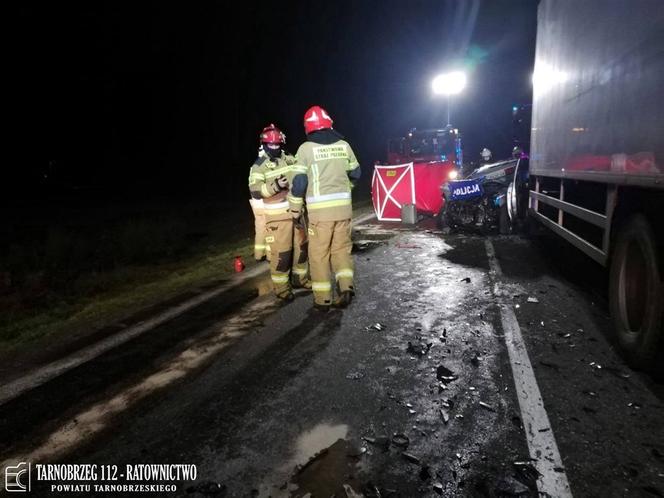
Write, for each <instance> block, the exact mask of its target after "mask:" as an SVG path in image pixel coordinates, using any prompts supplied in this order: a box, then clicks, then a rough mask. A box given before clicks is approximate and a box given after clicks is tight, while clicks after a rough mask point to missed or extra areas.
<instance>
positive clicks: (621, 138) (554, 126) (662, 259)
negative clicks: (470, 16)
mask: <svg viewBox="0 0 664 498" xmlns="http://www.w3.org/2000/svg"><path fill="white" fill-rule="evenodd" d="M529 190H530V191H529V193H528V203H529V204H528V213H529V215H530V216H531V219H534V220H537V221H539V222H541V223H542V224H543V225H544V226H545V227H547V228H549V229H550V230H552V231H553V233H555V234H556V235H558V236H560V237H562V238H564V239H565V240H567V241H568V242H570V243H571V244H573V245H574V246H576V247H577V248H578V249H580V250H581V251H583V252H584V253H585V254H586V255H587V256H589V257H590V258H592V259H593V260H595V261H596V262H597V263H599V264H600V265H603V266H605V267H606V268H607V270H608V271H609V291H608V292H609V293H608V296H609V307H610V313H611V316H612V321H613V324H614V329H615V332H616V336H617V340H618V343H619V344H620V347H621V348H622V350H623V351H624V353H625V356H626V358H627V360H628V361H629V363H630V364H631V365H632V366H634V367H637V368H643V369H648V368H650V367H654V366H655V365H654V363H656V361H658V358H660V356H659V348H660V346H661V339H662V310H663V308H664V283H663V281H662V279H663V278H664V230H663V228H662V227H663V226H664V221H662V220H663V218H664V4H663V3H662V2H661V0H630V1H629V2H627V1H625V0H583V1H581V2H579V1H574V0H541V2H540V5H539V11H538V28H537V45H536V55H535V68H534V72H533V115H532V129H531V154H530V179H529Z"/></svg>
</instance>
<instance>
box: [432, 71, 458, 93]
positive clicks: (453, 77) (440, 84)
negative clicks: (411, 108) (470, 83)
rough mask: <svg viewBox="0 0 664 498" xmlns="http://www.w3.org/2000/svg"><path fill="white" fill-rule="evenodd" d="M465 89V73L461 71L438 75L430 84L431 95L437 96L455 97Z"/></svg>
mask: <svg viewBox="0 0 664 498" xmlns="http://www.w3.org/2000/svg"><path fill="white" fill-rule="evenodd" d="M465 87H466V73H464V72H463V71H452V72H451V73H445V74H439V75H438V76H436V77H435V78H434V79H433V81H432V82H431V88H432V89H433V93H435V94H437V95H456V94H457V93H461V91H462V90H463V89H464V88H465Z"/></svg>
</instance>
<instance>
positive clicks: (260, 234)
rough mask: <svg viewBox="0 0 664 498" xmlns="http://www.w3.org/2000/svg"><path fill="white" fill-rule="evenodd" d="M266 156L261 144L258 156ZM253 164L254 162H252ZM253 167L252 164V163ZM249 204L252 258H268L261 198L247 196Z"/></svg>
mask: <svg viewBox="0 0 664 498" xmlns="http://www.w3.org/2000/svg"><path fill="white" fill-rule="evenodd" d="M264 157H267V153H266V152H265V151H264V150H263V145H262V144H261V146H260V147H259V148H258V158H259V159H260V158H264ZM254 164H255V163H254ZM252 168H253V165H252ZM251 174H252V173H251V172H250V173H249V175H250V176H249V186H250V188H251V181H252V177H251ZM250 193H251V191H250ZM249 205H250V206H251V211H252V212H253V213H254V233H255V235H254V258H256V261H259V262H260V261H265V259H267V260H268V261H269V260H270V255H269V254H268V252H267V245H266V244H265V208H264V205H263V198H262V197H261V198H260V199H254V198H253V197H251V198H249Z"/></svg>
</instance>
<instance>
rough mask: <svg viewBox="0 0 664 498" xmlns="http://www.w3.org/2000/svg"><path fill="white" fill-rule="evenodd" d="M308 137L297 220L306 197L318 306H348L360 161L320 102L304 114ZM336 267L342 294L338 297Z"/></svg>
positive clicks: (295, 196)
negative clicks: (353, 195) (353, 193)
mask: <svg viewBox="0 0 664 498" xmlns="http://www.w3.org/2000/svg"><path fill="white" fill-rule="evenodd" d="M304 129H305V132H306V134H307V141H306V142H304V143H303V144H302V145H301V146H300V148H299V149H298V151H297V154H296V161H297V162H296V166H295V168H296V171H297V173H298V174H296V175H295V176H294V178H293V182H292V187H291V192H290V195H289V197H288V200H289V204H290V211H291V214H292V216H293V218H294V219H298V218H299V217H300V216H301V213H302V205H303V202H304V197H305V196H306V207H307V214H308V220H309V229H308V231H309V268H310V271H311V280H312V282H311V283H312V288H313V291H314V308H315V309H317V310H320V311H327V310H329V308H330V306H331V305H334V306H336V307H340V308H343V307H346V306H348V305H349V304H350V303H351V301H352V299H353V296H354V295H355V288H354V285H353V257H352V256H351V250H352V246H353V243H352V241H351V218H352V214H353V206H352V200H351V188H352V185H353V183H354V182H355V181H356V180H358V179H359V177H360V165H359V163H358V162H357V159H356V158H355V153H354V152H353V150H352V149H351V147H350V145H349V144H348V142H346V141H345V140H344V139H343V137H342V136H341V135H340V134H339V133H337V132H336V131H335V130H333V129H332V118H330V116H329V114H328V113H327V112H326V111H325V109H323V108H322V107H319V106H314V107H311V108H310V109H309V110H307V112H306V113H305V114H304ZM330 269H331V270H332V272H334V279H335V281H336V287H337V297H336V300H335V301H334V302H332V284H331V280H332V276H331V274H330Z"/></svg>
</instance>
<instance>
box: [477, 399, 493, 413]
mask: <svg viewBox="0 0 664 498" xmlns="http://www.w3.org/2000/svg"><path fill="white" fill-rule="evenodd" d="M480 406H481V407H482V408H485V409H487V410H489V411H490V412H495V411H496V409H495V408H494V407H493V406H491V405H490V404H488V403H485V402H484V401H480Z"/></svg>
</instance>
